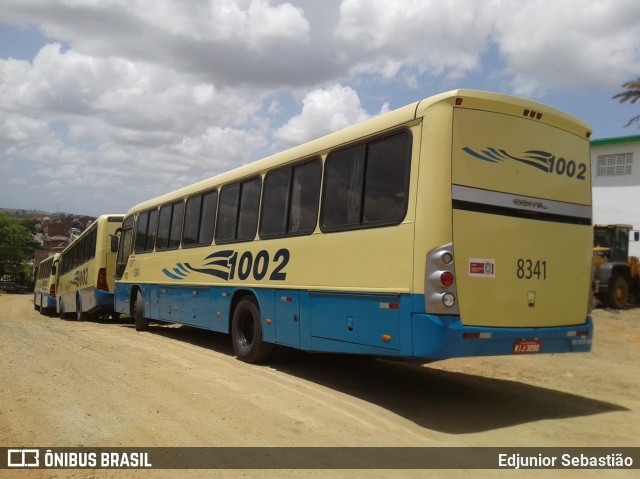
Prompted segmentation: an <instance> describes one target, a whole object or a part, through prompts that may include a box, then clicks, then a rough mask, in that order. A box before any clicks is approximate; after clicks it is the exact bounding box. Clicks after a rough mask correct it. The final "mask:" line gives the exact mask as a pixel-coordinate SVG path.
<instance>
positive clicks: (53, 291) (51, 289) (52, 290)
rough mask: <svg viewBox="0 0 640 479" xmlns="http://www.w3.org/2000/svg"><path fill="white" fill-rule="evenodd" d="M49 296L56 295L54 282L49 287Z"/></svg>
mask: <svg viewBox="0 0 640 479" xmlns="http://www.w3.org/2000/svg"><path fill="white" fill-rule="evenodd" d="M49 296H51V297H53V298H55V297H56V285H55V284H52V285H51V287H50V288H49Z"/></svg>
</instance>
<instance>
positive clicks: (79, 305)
mask: <svg viewBox="0 0 640 479" xmlns="http://www.w3.org/2000/svg"><path fill="white" fill-rule="evenodd" d="M88 317H89V315H88V314H87V313H84V312H82V300H81V299H80V296H78V297H77V298H76V320H77V321H86V320H87V318H88Z"/></svg>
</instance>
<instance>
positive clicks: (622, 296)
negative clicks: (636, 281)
mask: <svg viewBox="0 0 640 479" xmlns="http://www.w3.org/2000/svg"><path fill="white" fill-rule="evenodd" d="M628 299H629V284H628V283H627V280H626V279H624V277H623V276H620V275H616V276H614V277H613V278H611V283H610V284H609V293H608V297H607V304H608V306H609V307H611V308H614V309H622V308H624V307H625V306H626V305H627V300H628Z"/></svg>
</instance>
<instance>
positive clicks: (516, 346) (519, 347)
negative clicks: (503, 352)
mask: <svg viewBox="0 0 640 479" xmlns="http://www.w3.org/2000/svg"><path fill="white" fill-rule="evenodd" d="M541 347H542V341H541V340H539V339H516V340H515V341H514V342H513V351H512V353H513V354H537V353H539V352H540V348H541Z"/></svg>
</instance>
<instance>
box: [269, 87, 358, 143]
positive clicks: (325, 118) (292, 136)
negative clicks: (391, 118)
mask: <svg viewBox="0 0 640 479" xmlns="http://www.w3.org/2000/svg"><path fill="white" fill-rule="evenodd" d="M369 117H370V115H369V114H367V112H366V111H365V110H364V109H363V108H362V105H361V104H360V98H359V97H358V93H357V92H356V91H355V90H353V89H352V88H349V87H344V86H342V85H334V86H332V87H330V88H327V89H318V90H313V91H311V92H309V93H308V94H307V95H306V96H305V97H304V99H303V100H302V111H301V113H300V114H299V115H297V116H294V117H293V118H291V119H290V120H289V121H288V122H287V123H286V124H285V125H283V126H282V127H281V128H279V129H278V130H277V131H276V132H275V135H274V137H275V138H276V140H277V141H278V142H280V144H282V145H283V146H292V145H297V144H300V143H304V142H306V141H309V140H311V139H314V138H318V137H320V136H323V135H326V134H328V133H332V132H334V131H338V130H341V129H342V128H345V127H347V126H350V125H353V124H355V123H358V122H361V121H364V120H366V119H368V118H369Z"/></svg>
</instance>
